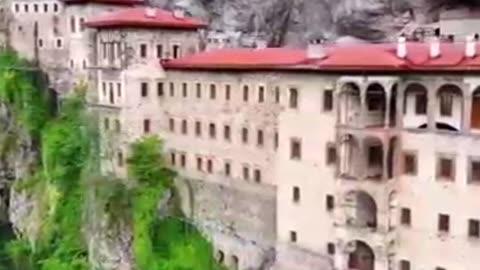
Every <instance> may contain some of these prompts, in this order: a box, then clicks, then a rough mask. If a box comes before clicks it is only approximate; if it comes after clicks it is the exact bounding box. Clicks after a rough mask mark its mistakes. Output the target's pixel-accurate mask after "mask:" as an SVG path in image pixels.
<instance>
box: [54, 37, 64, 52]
mask: <svg viewBox="0 0 480 270" xmlns="http://www.w3.org/2000/svg"><path fill="white" fill-rule="evenodd" d="M56 43H57V48H58V49H61V48H62V46H63V42H62V39H60V38H57V42H56Z"/></svg>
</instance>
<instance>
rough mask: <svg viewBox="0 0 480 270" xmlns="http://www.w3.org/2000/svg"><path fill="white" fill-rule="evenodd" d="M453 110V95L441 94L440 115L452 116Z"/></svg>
mask: <svg viewBox="0 0 480 270" xmlns="http://www.w3.org/2000/svg"><path fill="white" fill-rule="evenodd" d="M452 108H453V94H451V93H441V94H440V115H441V116H452Z"/></svg>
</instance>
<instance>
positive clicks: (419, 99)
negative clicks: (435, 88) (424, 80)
mask: <svg viewBox="0 0 480 270" xmlns="http://www.w3.org/2000/svg"><path fill="white" fill-rule="evenodd" d="M415 114H417V115H425V114H427V93H419V94H416V95H415Z"/></svg>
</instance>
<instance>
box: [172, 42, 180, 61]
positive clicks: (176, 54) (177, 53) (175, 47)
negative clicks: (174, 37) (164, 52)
mask: <svg viewBox="0 0 480 270" xmlns="http://www.w3.org/2000/svg"><path fill="white" fill-rule="evenodd" d="M172 51H173V59H176V58H178V57H180V45H173V46H172Z"/></svg>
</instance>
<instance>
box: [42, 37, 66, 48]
mask: <svg viewBox="0 0 480 270" xmlns="http://www.w3.org/2000/svg"><path fill="white" fill-rule="evenodd" d="M37 45H38V48H39V49H43V48H46V44H45V41H44V40H43V39H42V38H39V39H38V40H37ZM53 47H54V48H57V49H63V39H62V38H55V39H54V40H53Z"/></svg>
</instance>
